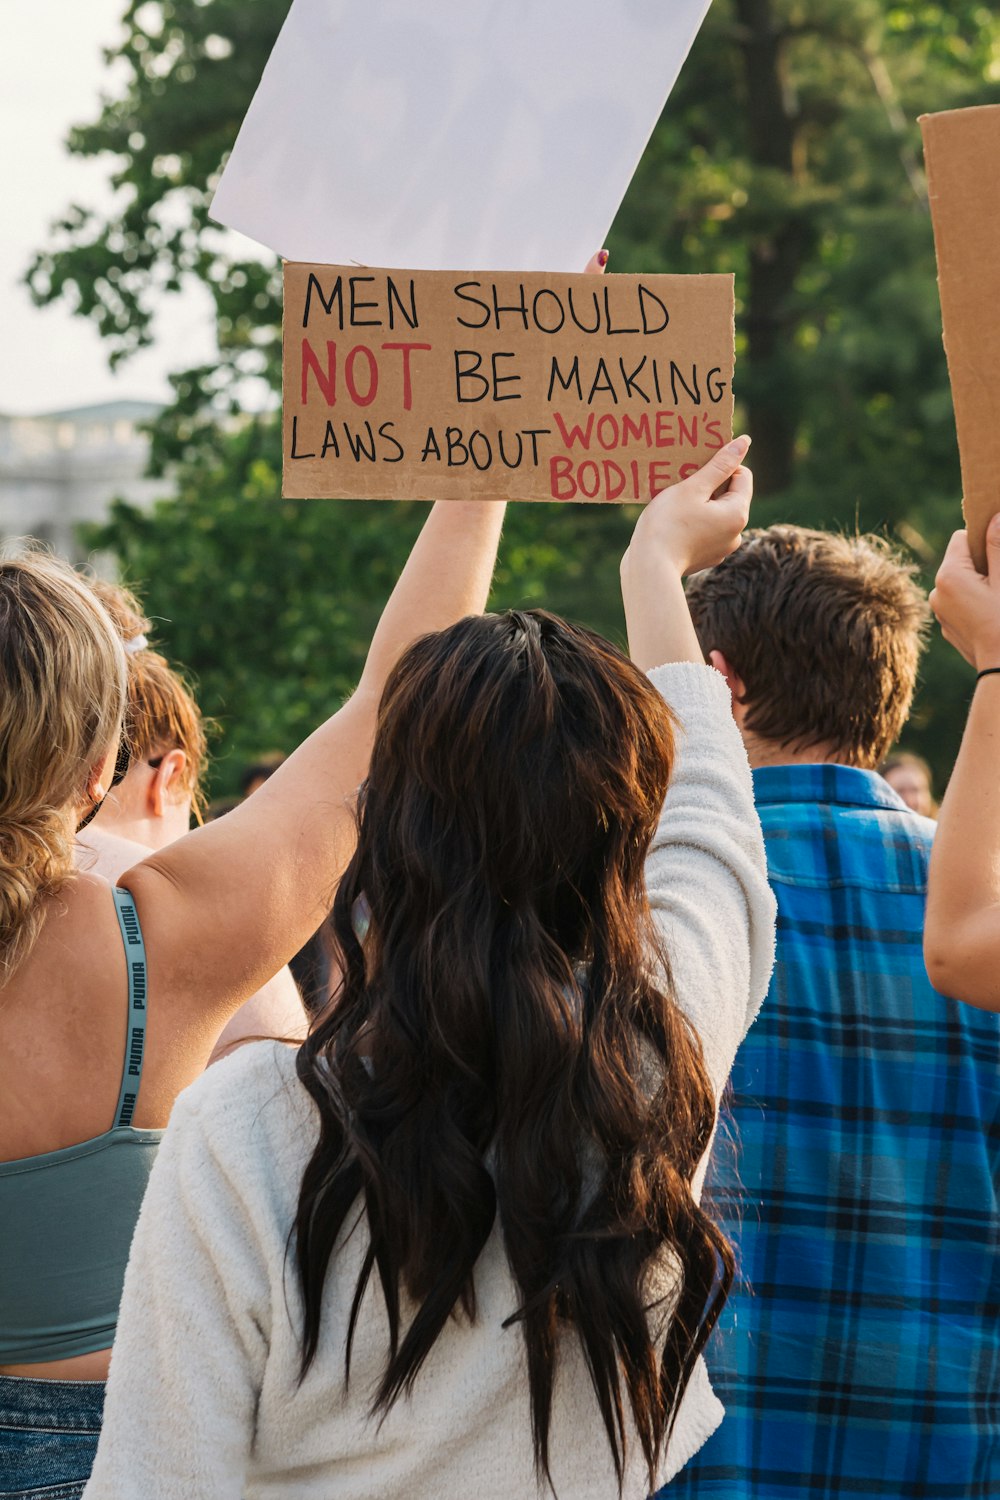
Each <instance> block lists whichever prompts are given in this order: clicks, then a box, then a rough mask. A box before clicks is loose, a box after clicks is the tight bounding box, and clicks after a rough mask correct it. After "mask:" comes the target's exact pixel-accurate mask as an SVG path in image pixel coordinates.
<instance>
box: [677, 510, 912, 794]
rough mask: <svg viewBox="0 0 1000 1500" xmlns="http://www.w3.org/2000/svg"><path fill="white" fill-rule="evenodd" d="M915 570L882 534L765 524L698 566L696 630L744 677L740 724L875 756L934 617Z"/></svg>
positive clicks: (907, 693)
mask: <svg viewBox="0 0 1000 1500" xmlns="http://www.w3.org/2000/svg"><path fill="white" fill-rule="evenodd" d="M915 572H916V569H915V567H914V565H913V564H912V563H910V562H908V561H907V560H906V559H905V558H903V557H902V556H901V554H899V553H898V552H896V551H895V550H894V549H893V548H892V547H891V546H890V545H889V543H888V542H887V541H885V540H884V539H883V538H882V537H877V536H838V535H835V534H834V533H832V532H828V531H809V530H807V529H806V528H805V527H802V526H770V527H768V529H767V530H766V531H748V532H747V533H746V534H745V536H744V539H743V545H742V547H741V548H740V549H739V551H738V552H734V553H733V555H732V556H731V557H728V558H726V560H725V562H722V563H720V564H719V566H718V567H716V568H711V569H709V570H707V571H706V572H704V573H698V574H696V575H695V576H694V577H693V578H692V579H691V580H690V581H689V583H688V603H689V604H690V606H691V614H692V616H693V618H694V623H695V629H696V630H697V632H698V637H699V639H700V641H701V644H702V647H703V648H704V650H705V651H706V652H708V651H712V650H717V651H721V652H722V653H723V655H724V656H726V657H727V658H728V660H729V661H730V662H731V663H732V666H733V668H734V670H735V671H736V672H738V673H739V675H740V677H742V679H743V682H744V685H745V688H746V697H745V700H744V701H745V703H746V710H747V711H746V718H745V720H744V727H745V728H746V729H748V730H750V731H751V732H752V733H754V734H756V735H759V736H760V737H761V738H762V739H767V740H773V741H776V742H777V743H778V744H780V745H782V746H783V747H794V748H795V749H800V750H805V749H808V748H809V747H810V746H812V745H820V744H832V745H833V746H835V747H836V750H837V753H838V755H840V756H841V757H842V758H843V759H844V760H845V761H846V762H847V763H848V764H849V765H857V766H863V767H866V768H871V767H874V766H877V765H878V763H879V762H880V761H881V759H882V757H883V756H884V755H885V753H886V751H887V750H888V749H889V746H890V745H891V744H892V743H893V742H894V740H895V739H896V737H897V735H898V734H899V731H900V729H901V727H902V725H903V724H904V722H905V721H906V717H907V715H908V713H909V711H910V702H911V700H912V697H913V689H914V687H915V685H916V680H917V664H918V662H919V659H920V652H921V650H922V648H923V642H924V636H925V634H926V630H927V626H928V623H929V620H930V611H929V609H928V605H927V599H926V596H925V595H924V592H923V590H922V589H921V588H920V586H919V584H918V583H917V582H916V580H915V577H914V574H915Z"/></svg>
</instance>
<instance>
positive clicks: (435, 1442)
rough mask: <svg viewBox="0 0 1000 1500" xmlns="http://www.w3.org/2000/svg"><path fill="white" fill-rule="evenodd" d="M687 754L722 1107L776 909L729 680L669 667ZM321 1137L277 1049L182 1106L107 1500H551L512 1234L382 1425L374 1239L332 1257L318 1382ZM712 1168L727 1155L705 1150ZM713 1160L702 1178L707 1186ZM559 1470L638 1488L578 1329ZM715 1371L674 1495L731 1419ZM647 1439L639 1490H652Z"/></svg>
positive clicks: (112, 1405)
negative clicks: (313, 1247) (609, 1437)
mask: <svg viewBox="0 0 1000 1500" xmlns="http://www.w3.org/2000/svg"><path fill="white" fill-rule="evenodd" d="M652 680H653V682H654V683H655V684H656V686H657V687H658V688H659V690H660V691H661V692H662V693H663V695H664V697H665V698H666V699H667V701H668V702H669V703H670V704H671V705H672V706H673V707H674V709H675V710H676V712H677V714H678V715H679V717H680V719H681V721H682V723H683V726H684V733H683V734H682V735H680V736H679V749H680V754H679V759H678V764H677V767H676V770H675V774H674V778H673V781H672V783H671V787H670V791H669V794H668V797H667V801H666V805H665V808H664V812H663V816H662V819H661V823H660V827H659V830H658V832H657V835H656V839H655V841H654V845H653V848H652V851H651V853H650V856H649V863H648V867H647V883H648V888H649V894H650V898H651V902H652V905H653V908H654V911H655V914H656V919H657V922H658V923H659V925H660V928H661V931H662V934H663V937H664V938H665V941H666V947H667V952H668V953H669V956H670V961H671V965H672V971H673V980H674V987H675V993H676V996H677V1000H678V1002H679V1003H680V1005H681V1006H682V1007H683V1009H684V1010H685V1011H686V1012H687V1014H688V1016H689V1017H690V1018H691V1020H692V1022H693V1023H694V1025H695V1027H696V1028H697V1030H698V1032H699V1033H700V1036H701V1039H702V1042H703V1045H704V1050H705V1056H706V1060H707V1063H708V1067H709V1071H710V1073H711V1076H712V1079H713V1082H714V1085H715V1088H716V1092H717V1094H719V1093H721V1091H722V1087H723V1085H724V1083H725V1081H726V1078H727V1076H728V1073H729V1069H730V1067H731V1065H732V1062H733V1058H734V1055H735V1053H736V1049H737V1046H738V1045H739V1043H740V1041H741V1039H742V1037H743V1035H744V1034H745V1032H746V1030H747V1027H748V1026H749V1025H750V1023H751V1021H752V1020H753V1018H754V1015H755V1014H756V1011H757V1008H758V1006H759V1005H760V1002H761V1000H762V998H763V996H764V993H765V990H766V988H767V983H768V978H769V975H770V971H771V963H772V957H773V923H774V902H773V899H772V896H771V893H770V890H769V888H768V884H767V875H766V868H765V862H764V849H763V843H762V839H761V834H760V828H759V825H758V822H757V817H756V814H755V812H754V806H753V792H752V786H751V779H750V771H749V767H748V765H747V760H746V755H745V754H744V751H743V746H742V743H741V741H740V737H739V734H738V732H737V730H736V727H735V725H734V724H733V720H732V716H731V713H730V706H729V695H728V692H727V689H726V686H725V683H724V682H723V680H722V678H721V677H720V676H718V674H717V673H715V672H714V671H712V670H711V669H710V668H707V667H699V666H695V665H675V666H669V667H661V668H660V669H659V670H657V671H656V672H654V673H653V674H652ZM315 1131H316V1123H315V1115H314V1109H313V1105H312V1102H311V1100H310V1099H309V1097H308V1096H307V1094H306V1093H305V1091H304V1090H303V1089H302V1087H301V1085H300V1084H299V1083H298V1080H297V1079H296V1076H295V1054H294V1051H293V1050H292V1049H291V1048H288V1047H284V1046H281V1045H279V1044H277V1043H270V1042H262V1043H257V1044H254V1045H251V1046H247V1047H245V1048H244V1049H243V1050H242V1051H240V1052H238V1053H237V1054H235V1055H234V1056H233V1057H232V1058H231V1059H229V1060H228V1061H226V1062H223V1063H220V1064H219V1065H217V1066H216V1067H214V1068H212V1069H211V1070H210V1072H208V1073H207V1074H206V1075H205V1076H204V1077H203V1078H201V1079H200V1080H199V1081H198V1082H197V1083H196V1084H194V1085H193V1086H192V1087H191V1088H190V1089H188V1090H187V1091H186V1092H185V1094H184V1095H182V1097H181V1098H180V1099H179V1100H178V1102H177V1105H176V1107H175V1109H174V1112H173V1117H172V1119H171V1122H170V1127H169V1129H168V1131H167V1133H166V1137H165V1139H164V1142H163V1145H162V1147H161V1150H160V1154H159V1159H158V1160H157V1163H156V1166H155V1168H154V1170H153V1174H152V1178H151V1180H150V1185H149V1191H148V1193H147V1195H146V1199H145V1203H144V1205H143V1209H142V1214H141V1217H140V1219H139V1224H138V1228H137V1230H136V1235H135V1240H134V1242H133V1246H132V1255H131V1259H130V1261H129V1267H128V1273H127V1276H126V1279H125V1291H124V1297H123V1302H122V1309H121V1320H120V1324H119V1330H118V1337H117V1339H116V1341H115V1347H114V1356H113V1360H112V1365H111V1377H110V1381H109V1385H108V1396H107V1409H106V1414H105V1427H104V1434H103V1436H102V1438H101V1443H100V1448H99V1450H98V1454H97V1461H96V1464H95V1467H94V1472H93V1477H92V1478H91V1481H90V1483H89V1484H88V1485H87V1488H86V1491H85V1500H293V1497H294V1500H460V1497H461V1500H467V1497H471V1500H537V1497H538V1496H539V1495H540V1494H543V1493H545V1491H544V1490H542V1491H540V1490H539V1487H538V1486H537V1484H536V1480H535V1473H534V1466H533V1460H532V1447H531V1435H530V1422H529V1406H528V1386H527V1379H526V1375H525V1362H524V1354H523V1340H522V1335H521V1333H520V1331H519V1329H518V1328H517V1327H511V1328H508V1329H506V1330H505V1329H503V1328H502V1326H501V1325H502V1323H503V1321H504V1319H505V1318H506V1317H507V1316H508V1315H509V1314H510V1313H511V1312H512V1311H513V1310H514V1308H515V1307H516V1305H517V1293H516V1289H515V1286H514V1284H513V1282H512V1280H511V1277H510V1274H509V1272H508V1269H507V1265H506V1260H505V1256H504V1249H503V1241H502V1236H501V1234H500V1231H499V1228H495V1229H494V1232H493V1235H492V1237H491V1238H490V1240H489V1241H488V1242H487V1245H486V1248H485V1249H484V1251H483V1253H482V1256H481V1257H480V1260H479V1263H478V1265H477V1268H476V1299H477V1309H478V1312H477V1319H476V1322H475V1324H474V1325H472V1326H470V1325H469V1324H468V1323H467V1322H466V1321H465V1320H464V1319H460V1318H456V1319H455V1320H454V1321H453V1323H452V1324H451V1325H450V1326H449V1327H448V1328H447V1329H446V1330H445V1332H444V1333H443V1334H442V1335H441V1336H440V1338H439V1339H438V1341H437V1343H436V1344H435V1345H434V1347H433V1349H432V1351H431V1354H430V1356H429V1358H428V1359H427V1362H426V1364H425V1365H424V1367H423V1369H422V1370H421V1372H420V1374H419V1375H418V1377H417V1380H416V1384H415V1386H414V1389H413V1393H412V1395H411V1396H410V1397H409V1398H403V1399H400V1400H399V1401H398V1402H397V1403H396V1405H395V1406H393V1407H392V1409H391V1410H390V1412H389V1414H388V1416H387V1417H386V1418H385V1420H384V1421H383V1422H382V1423H381V1425H379V1424H378V1423H376V1422H373V1421H372V1420H370V1418H369V1417H368V1406H369V1402H370V1399H371V1393H372V1391H373V1389H374V1387H375V1386H376V1384H377V1381H378V1378H379V1376H380V1374H381V1368H382V1364H383V1360H384V1357H385V1353H386V1349H387V1331H386V1320H385V1316H384V1312H383V1307H382V1303H381V1294H380V1293H379V1292H377V1291H376V1290H374V1284H375V1280H376V1279H375V1278H373V1283H370V1285H369V1289H368V1292H367V1294H366V1297H365V1300H364V1303H363V1307H362V1312H361V1317H360V1320H359V1326H358V1330H357V1334H356V1337H355V1341H354V1356H353V1366H352V1371H351V1384H350V1387H349V1389H345V1387H344V1379H343V1373H344V1340H345V1330H346V1320H347V1316H348V1312H349V1309H350V1303H351V1297H352V1294H353V1290H354V1286H355V1281H356V1278H357V1274H358V1267H359V1264H360V1260H361V1257H362V1254H363V1250H364V1234H363V1230H360V1229H359V1230H358V1231H356V1232H355V1233H354V1234H353V1235H352V1236H350V1237H348V1238H346V1240H345V1242H344V1243H342V1244H341V1246H340V1247H339V1248H338V1251H337V1253H336V1255H335V1257H334V1259H333V1261H332V1262H331V1266H330V1272H329V1278H328V1282H327V1290H326V1295H325V1299H324V1304H323V1329H322V1337H321V1341H320V1346H319V1354H318V1357H317V1359H316V1361H315V1362H314V1364H313V1365H312V1367H311V1369H310V1372H309V1374H308V1376H307V1378H306V1380H305V1382H304V1383H303V1384H302V1385H301V1386H299V1385H298V1381H297V1376H298V1360H299V1339H298V1330H299V1329H300V1327H301V1320H300V1304H299V1299H298V1295H297V1288H296V1282H295V1276H294V1267H293V1263H292V1261H291V1260H290V1259H287V1258H286V1251H287V1248H288V1235H289V1229H290V1227H291V1224H292V1220H293V1215H294V1211H295V1205H296V1201H297V1196H298V1189H299V1182H300V1179H301V1176H302V1171H303V1168H304V1166H305V1163H306V1161H307V1159H308V1157H309V1155H310V1153H311V1150H312V1146H313V1141H314V1138H315ZM706 1154H707V1153H706ZM703 1172H704V1163H703V1164H702V1168H701V1172H700V1174H699V1176H701V1175H703ZM559 1360H560V1363H559V1369H558V1374H557V1380H556V1389H555V1397H554V1404H553V1417H552V1438H551V1468H552V1475H553V1479H554V1482H555V1487H556V1491H557V1493H558V1496H559V1497H560V1500H612V1497H614V1496H615V1495H616V1494H617V1489H618V1487H617V1483H616V1480H615V1475H614V1469H613V1467H612V1464H611V1460H610V1454H609V1450H608V1447H607V1442H606V1439H605V1436H604V1431H603V1426H602V1423H601V1420H600V1417H599V1414H598V1411H597V1405H596V1402H595V1400H594V1396H593V1392H592V1388H591V1384H590V1380H589V1377H588V1374H587V1371H586V1367H585V1365H584V1361H583V1357H582V1355H581V1353H580V1349H579V1346H578V1343H577V1340H576V1338H575V1336H567V1337H566V1338H565V1339H564V1341H563V1345H562V1347H561V1349H560V1353H559ZM722 1415H723V1412H722V1407H721V1405H720V1404H719V1401H718V1400H717V1398H716V1397H715V1395H714V1394H713V1392H712V1390H711V1387H710V1386H709V1383H708V1376H707V1373H706V1371H705V1367H704V1364H703V1363H702V1362H701V1361H699V1363H698V1367H697V1370H696V1372H695V1375H694V1378H693V1379H692V1381H691V1383H690V1385H689V1387H688V1390H687V1393H686V1395H685V1398H684V1401H683V1404H682V1407H681V1411H680V1413H679V1416H678V1420H677V1425H676V1428H675V1431H674V1436H673V1439H672V1441H671V1444H670V1447H669V1451H668V1453H667V1455H666V1459H665V1461H664V1466H663V1470H662V1474H661V1477H660V1482H661V1483H663V1482H665V1481H666V1480H668V1479H670V1478H671V1477H672V1476H673V1475H674V1474H675V1473H676V1472H677V1470H678V1469H679V1468H680V1467H681V1466H682V1465H683V1464H684V1463H686V1462H687V1460H688V1459H689V1458H690V1457H691V1455H692V1454H693V1453H695V1452H696V1451H697V1449H698V1448H699V1447H700V1446H701V1444H702V1443H703V1442H704V1441H705V1439H706V1438H707V1437H708V1436H709V1435H710V1433H712V1432H713V1431H714V1429H715V1428H716V1427H717V1426H718V1424H719V1422H720V1421H721V1419H722ZM636 1450H637V1444H633V1445H632V1449H631V1452H630V1456H629V1462H628V1466H627V1473H626V1478H625V1485H624V1491H623V1493H624V1495H625V1496H626V1497H628V1500H640V1497H643V1496H645V1495H646V1493H647V1484H646V1477H645V1470H644V1467H643V1465H642V1463H641V1462H640V1461H638V1458H637V1452H636Z"/></svg>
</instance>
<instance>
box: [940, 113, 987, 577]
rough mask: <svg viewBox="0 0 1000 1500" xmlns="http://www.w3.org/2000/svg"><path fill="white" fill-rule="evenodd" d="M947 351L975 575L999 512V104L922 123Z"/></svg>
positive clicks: (983, 568) (983, 561) (981, 566)
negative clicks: (987, 531) (988, 533)
mask: <svg viewBox="0 0 1000 1500" xmlns="http://www.w3.org/2000/svg"><path fill="white" fill-rule="evenodd" d="M920 128H921V130H922V131H923V136H924V154H925V158H926V162H927V178H928V184H929V188H930V202H931V215H932V217H933V220H934V244H935V248H936V250H937V262H938V286H939V288H940V292H941V318H942V322H943V325H944V343H945V351H946V353H947V355H948V373H949V375H950V377H951V391H952V399H953V401H954V404H955V425H956V427H957V429H958V448H959V455H960V457H961V461H962V488H963V491H964V498H963V501H962V509H963V511H964V513H965V524H966V527H967V529H968V532H969V543H970V546H971V549H972V556H973V558H974V560H975V564H976V567H977V568H978V569H979V571H980V572H981V573H985V572H986V528H987V526H988V524H989V521H990V517H991V516H993V515H995V514H996V512H997V511H1000V381H998V378H997V371H998V369H1000V311H998V310H1000V197H998V195H997V191H996V184H997V177H998V174H1000V104H990V105H984V106H981V107H979V108H974V109H955V110H948V111H946V112H945V113H943V114H937V115H923V116H922V117H921V120H920Z"/></svg>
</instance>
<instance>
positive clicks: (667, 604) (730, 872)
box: [622, 437, 774, 1093]
mask: <svg viewBox="0 0 1000 1500" xmlns="http://www.w3.org/2000/svg"><path fill="white" fill-rule="evenodd" d="M748 446H749V439H747V438H745V437H744V438H737V439H736V441H735V442H734V443H732V444H731V445H730V447H729V448H728V449H724V450H723V451H722V452H720V453H718V454H716V455H715V457H714V458H713V459H712V460H711V461H710V462H709V463H708V464H706V465H705V467H704V468H703V469H701V470H700V471H699V473H697V474H695V475H692V477H691V478H690V479H687V480H685V481H684V482H683V483H682V484H679V485H675V486H674V487H673V488H672V489H670V490H665V491H664V492H663V493H662V494H661V495H659V496H657V498H656V499H655V500H654V501H653V502H652V503H651V504H650V505H649V506H648V507H647V509H646V511H645V512H644V514H643V516H642V517H641V518H640V520H639V523H638V525H637V526H636V531H635V536H634V538H633V540H632V544H631V545H630V547H629V550H628V552H627V553H626V556H625V559H624V560H623V563H622V592H623V596H624V601H625V615H626V619H627V622H628V631H629V644H630V648H631V651H632V655H633V657H634V659H635V660H636V661H637V662H638V663H639V665H640V666H643V667H645V668H646V669H647V670H648V671H650V676H651V680H652V682H653V683H654V685H655V686H656V687H657V688H658V689H659V691H660V692H661V693H662V694H663V696H664V698H665V699H666V700H667V702H668V703H669V704H670V706H671V707H672V708H673V710H674V712H675V715H676V717H677V720H678V728H677V744H676V752H677V759H676V763H675V766H674V771H673V774H672V776H671V780H670V788H669V790H668V792H667V798H666V802H665V803H664V807H663V813H662V815H661V818H660V823H659V827H658V828H657V831H656V835H655V837H654V839H653V843H652V846H651V848H650V851H649V856H648V858H647V862H646V886H647V890H648V892H649V901H650V906H651V908H652V910H653V914H654V918H655V920H656V923H657V926H658V927H659V929H660V933H661V935H662V937H663V940H664V946H665V949H666V952H667V955H668V957H669V960H670V965H671V979H672V983H673V989H674V995H675V997H676V999H677V1001H678V1003H679V1005H680V1006H681V1008H682V1009H683V1010H684V1011H685V1012H686V1014H687V1015H688V1017H689V1019H690V1020H691V1021H692V1023H693V1024H694V1026H695V1028H696V1030H697V1031H698V1033H699V1035H700V1036H701V1039H702V1045H703V1047H704V1051H705V1059H706V1062H707V1064H708V1068H709V1072H710V1074H711V1076H712V1079H713V1082H714V1084H715V1087H716V1092H717V1093H721V1091H722V1087H723V1085H724V1083H725V1080H726V1078H727V1077H728V1074H729V1070H730V1068H731V1066H732V1062H733V1058H734V1056H735V1054H736V1049H737V1047H738V1046H739V1043H740V1041H741V1040H742V1038H743V1036H744V1034H745V1032H746V1029H747V1027H748V1026H749V1025H750V1022H751V1021H752V1020H753V1017H754V1015H755V1014H756V1012H757V1008H758V1007H759V1005H760V1002H761V1000H762V999H763V997H764V994H765V993H766V990H767V985H768V980H769V978H770V974H771V965H772V962H773V958H774V897H773V895H772V894H771V890H770V887H769V885H768V881H767V865H766V859H765V855H764V842H763V838H762V835H761V831H760V823H759V821H758V819H757V814H756V811H755V810H754V802H753V783H752V780H751V776H750V767H749V764H748V762H747V757H746V751H745V750H744V748H743V742H742V740H741V738H740V734H739V731H738V729H737V727H736V724H735V723H734V721H733V716H732V711H731V706H730V698H729V692H728V689H727V687H726V683H725V681H724V679H723V678H722V677H721V676H720V675H719V674H718V673H717V672H716V671H715V670H714V669H713V668H712V667H708V666H706V665H705V664H704V656H703V654H702V650H701V647H700V645H699V643H698V638H697V636H696V635H695V630H694V626H693V624H692V623H691V616H690V613H689V611H688V607H687V600H686V598H685V596H684V589H683V585H682V581H681V580H682V578H683V576H684V574H685V573H688V572H695V571H697V570H698V569H699V568H703V567H710V566H712V565H713V564H715V563H718V562H721V560H722V559H723V558H724V557H727V556H728V555H729V553H730V552H733V551H735V549H736V548H737V547H738V546H739V543H740V533H741V532H742V530H743V528H744V526H745V525H746V523H747V519H748V515H749V506H750V498H751V494H752V487H753V481H752V477H751V475H750V473H749V471H748V470H746V469H743V468H741V467H740V464H741V461H742V459H743V457H744V456H745V454H746V451H747V448H748Z"/></svg>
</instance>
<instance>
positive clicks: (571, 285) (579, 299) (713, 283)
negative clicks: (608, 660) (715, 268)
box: [282, 261, 733, 502]
mask: <svg viewBox="0 0 1000 1500" xmlns="http://www.w3.org/2000/svg"><path fill="white" fill-rule="evenodd" d="M284 281H285V308H284V348H283V358H284V371H283V376H284V380H283V385H284V412H283V428H284V461H283V478H282V494H283V495H286V496H290V497H301V498H313V497H317V498H319V497H328V498H332V497H344V498H359V499H394V500H412V499H420V500H434V499H446V500H449V499H453V500H465V499H475V498H480V499H508V500H593V501H608V502H610V501H614V502H626V501H632V502H635V501H645V500H648V499H649V498H650V496H651V495H654V494H656V493H657V492H658V491H659V490H662V489H664V488H665V487H666V486H667V485H669V484H673V483H674V482H675V481H676V480H677V479H681V478H684V477H685V475H687V474H689V473H692V472H693V471H694V469H696V468H697V467H698V466H699V465H701V464H702V463H704V462H705V460H706V459H707V458H708V457H709V456H710V455H711V453H712V452H714V451H715V450H716V449H718V448H721V447H722V446H723V444H725V443H726V442H728V441H729V439H730V437H731V436H732V421H733V278H732V277H731V276H601V277H599V276H593V275H548V274H546V275H536V274H527V273H520V272H517V273H515V272H501V273H498V272H493V271H491V272H476V271H405V270H404V271H397V270H375V269H373V268H371V267H368V266H324V265H307V264H304V263H297V262H291V261H290V262H286V264H285V268H284Z"/></svg>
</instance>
